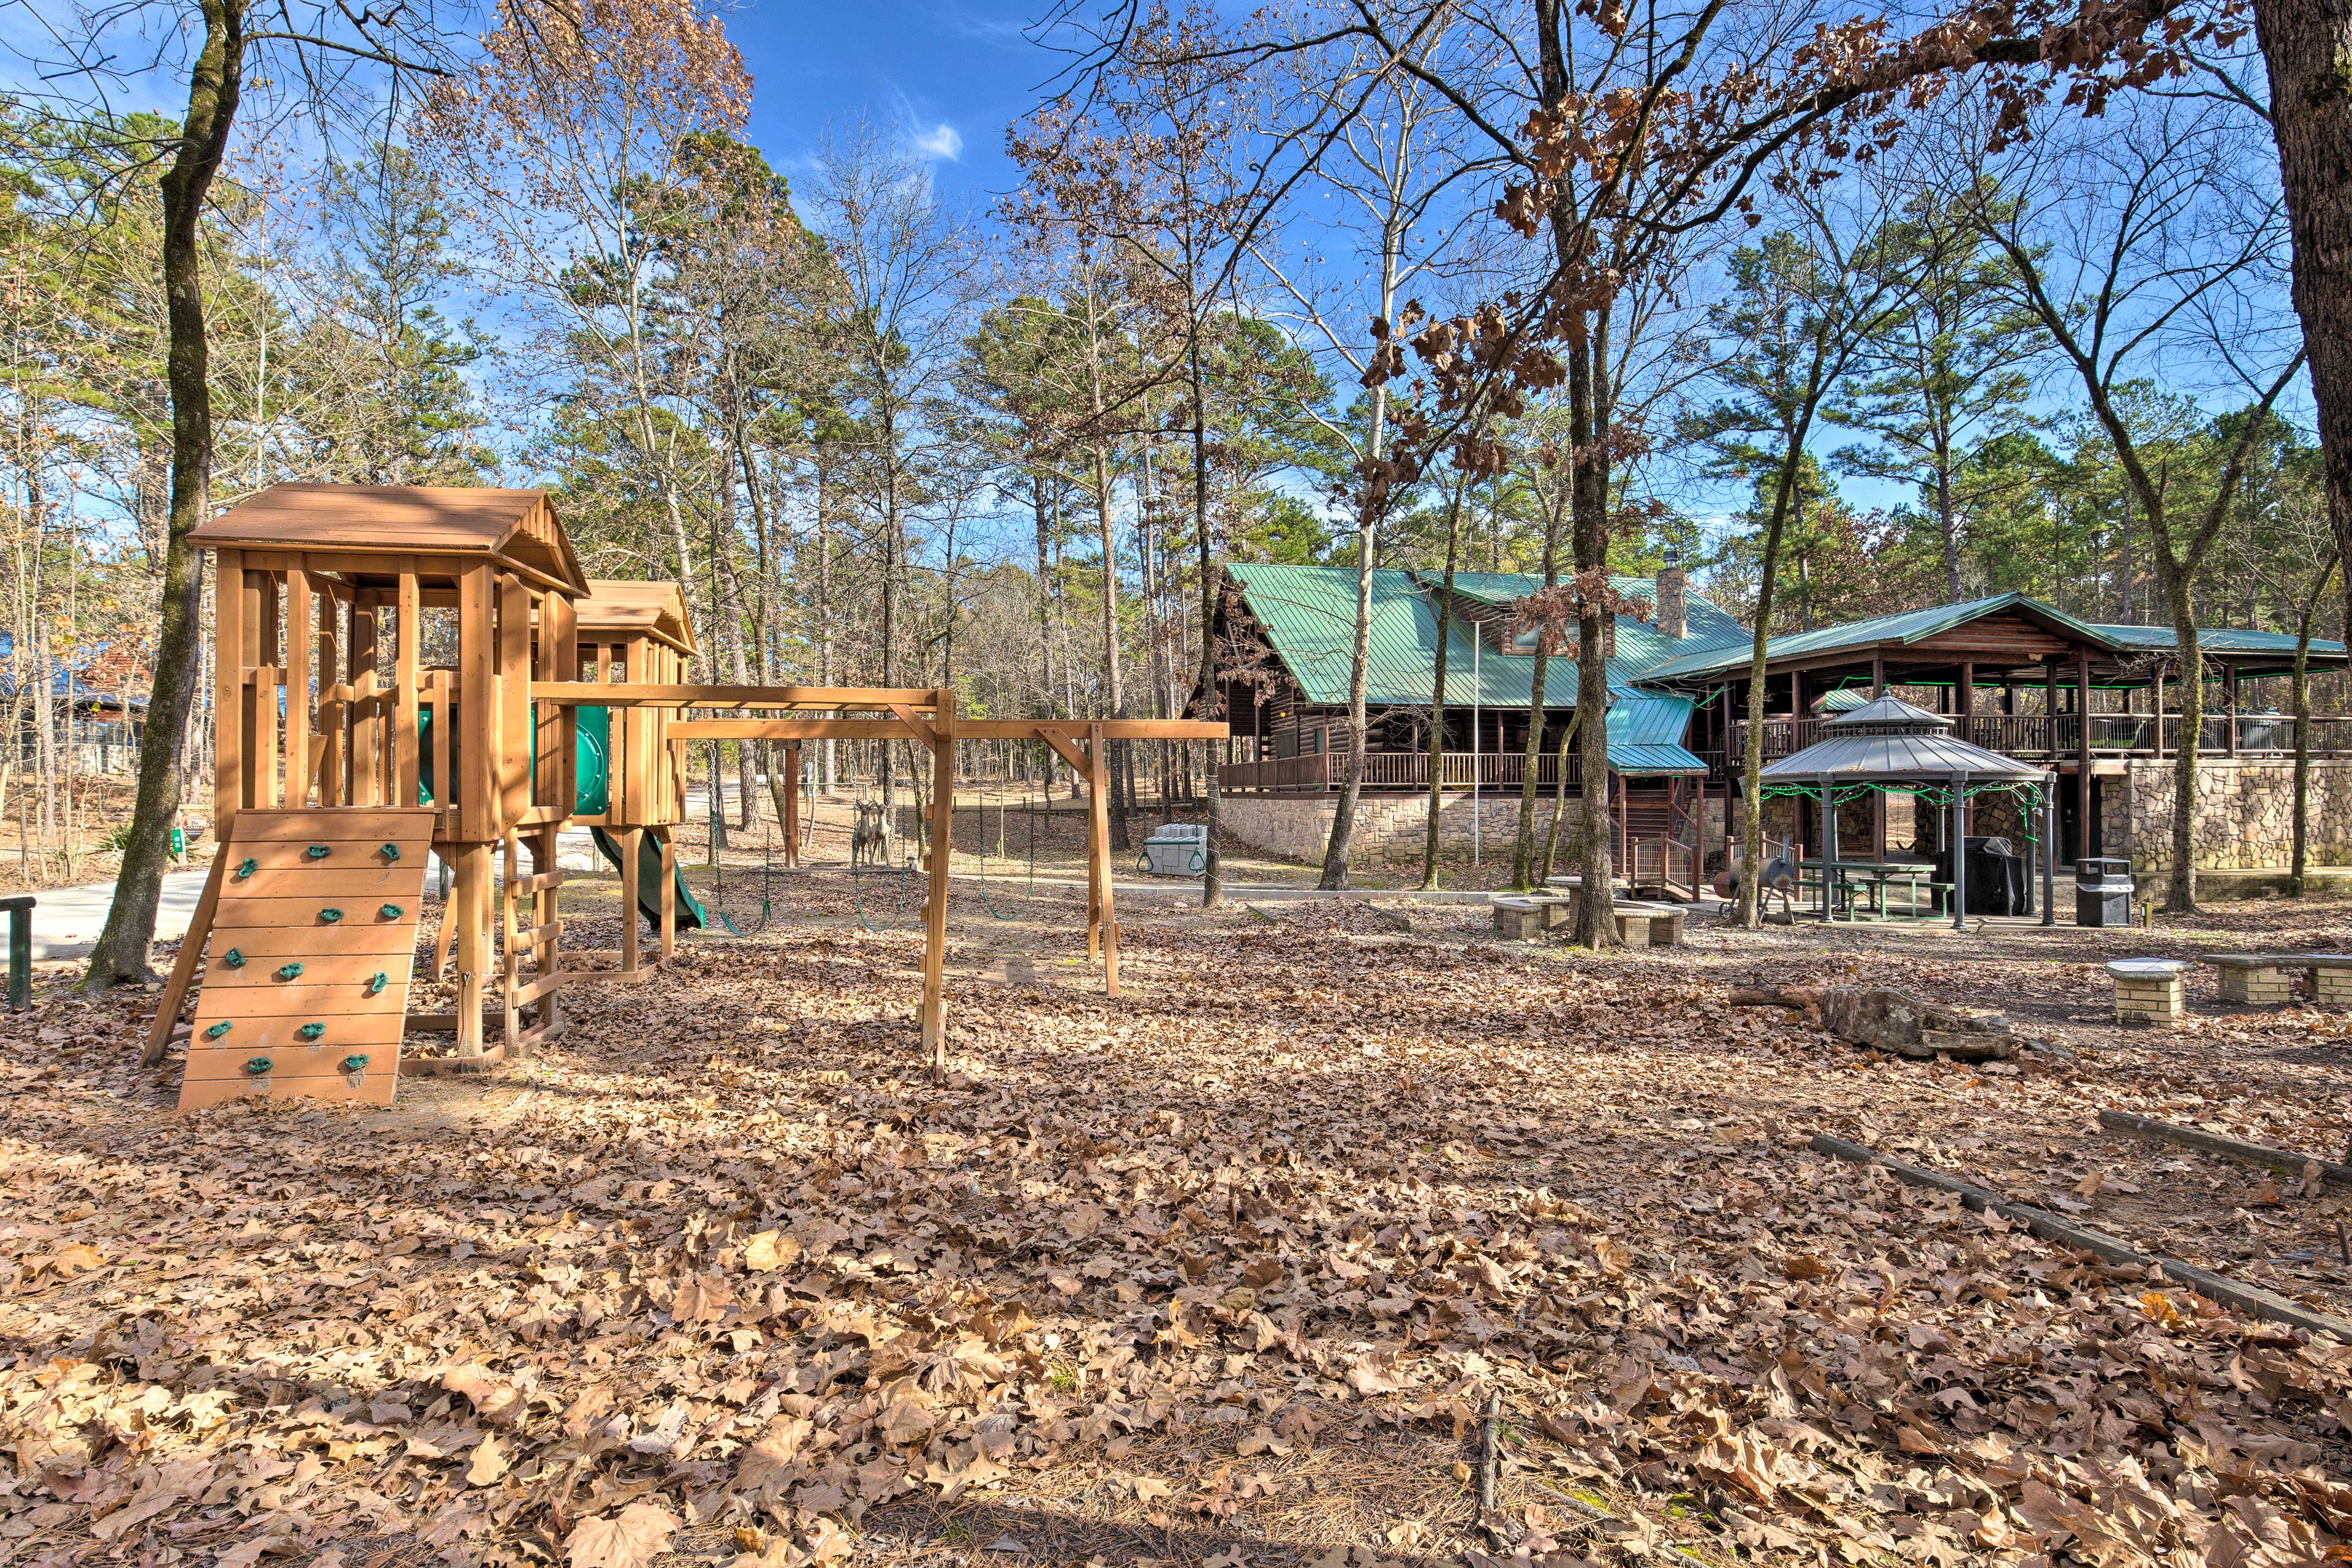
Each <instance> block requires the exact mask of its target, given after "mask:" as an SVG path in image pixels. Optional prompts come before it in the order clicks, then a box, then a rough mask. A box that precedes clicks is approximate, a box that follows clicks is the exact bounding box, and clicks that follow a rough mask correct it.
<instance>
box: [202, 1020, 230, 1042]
mask: <svg viewBox="0 0 2352 1568" xmlns="http://www.w3.org/2000/svg"><path fill="white" fill-rule="evenodd" d="M227 1033H228V1020H227V1019H226V1018H223V1019H222V1020H221V1021H220V1022H219V1023H217V1024H215V1025H214V1026H212V1027H211V1028H209V1029H206V1030H205V1038H206V1039H208V1040H217V1039H219V1038H220V1037H222V1036H223V1035H226V1034H227Z"/></svg>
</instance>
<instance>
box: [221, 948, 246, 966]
mask: <svg viewBox="0 0 2352 1568" xmlns="http://www.w3.org/2000/svg"><path fill="white" fill-rule="evenodd" d="M221 962H222V963H226V964H227V965H228V966H229V967H230V968H231V969H243V968H244V967H245V954H243V953H241V952H237V950H236V949H235V948H233V947H232V948H230V949H229V950H228V951H227V952H224V953H222V954H221Z"/></svg>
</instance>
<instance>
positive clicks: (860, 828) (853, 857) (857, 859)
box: [849, 800, 890, 868]
mask: <svg viewBox="0 0 2352 1568" xmlns="http://www.w3.org/2000/svg"><path fill="white" fill-rule="evenodd" d="M889 858H890V834H889V830H888V829H887V828H886V827H885V826H883V823H882V803H881V802H880V801H878V800H861V801H859V802H857V823H856V826H855V827H853V828H851V829H850V834H849V864H850V865H851V866H852V867H853V868H855V867H858V866H880V865H883V864H885V863H887V861H888V860H889Z"/></svg>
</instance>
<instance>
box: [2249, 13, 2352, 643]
mask: <svg viewBox="0 0 2352 1568" xmlns="http://www.w3.org/2000/svg"><path fill="white" fill-rule="evenodd" d="M2254 36H2255V38H2256V39H2257V40H2258V41H2259V42H2260V44H2261V45H2262V50H2263V64H2264V65H2265V66H2266V67H2267V68H2269V73H2270V89H2271V90H2270V102H2271V127H2272V132H2273V135H2274V136H2275V138H2276V140H2277V142H2278V155H2279V184H2280V188H2281V191H2282V193H2283V194H2284V196H2285V198H2286V211H2287V227H2288V233H2289V235H2290V237H2292V239H2293V242H2294V244H2293V258H2292V267H2293V274H2294V288H2293V294H2294V308H2295V314H2296V315H2298V316H2300V317H2301V318H2302V320H2303V341H2304V346H2305V349H2306V350H2307V351H2308V353H2309V354H2310V356H2311V360H2310V371H2311V393H2312V402H2313V405H2314V408H2315V414H2316V416H2317V422H2318V426H2319V445H2320V449H2321V452H2322V454H2323V457H2324V459H2325V463H2326V472H2327V523H2328V527H2329V529H2330V530H2331V531H2333V532H2334V534H2335V536H2336V552H2337V553H2338V554H2339V556H2341V557H2343V558H2345V559H2347V560H2352V180H2347V178H2346V174H2345V171H2347V169H2352V89H2347V82H2346V70H2345V65H2344V62H2345V61H2347V60H2352V8H2347V6H2344V5H2319V4H2315V3H2314V0H2255V3H2254ZM2344 595H2345V605H2346V613H2347V620H2346V625H2347V626H2352V572H2347V573H2345V574H2344Z"/></svg>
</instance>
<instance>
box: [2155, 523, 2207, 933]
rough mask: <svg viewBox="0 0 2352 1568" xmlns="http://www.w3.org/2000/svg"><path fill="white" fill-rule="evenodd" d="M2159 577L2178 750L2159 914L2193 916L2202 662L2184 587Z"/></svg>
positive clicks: (2160, 742) (2176, 579)
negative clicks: (2174, 663)
mask: <svg viewBox="0 0 2352 1568" xmlns="http://www.w3.org/2000/svg"><path fill="white" fill-rule="evenodd" d="M2158 563H2159V565H2161V564H2162V558H2161V557H2159V558H2158ZM2161 575H2162V576H2163V577H2164V578H2165V579H2166V581H2165V583H2164V584H2163V586H2164V590H2165V598H2166V599H2167V600H2168V601H2169V604H2170V607H2171V610H2172V633H2173V647H2174V649H2175V653H2174V657H2175V658H2178V659H2179V661H2180V744H2179V745H2178V746H2176V747H2174V748H2173V752H2172V867H2171V875H2169V876H2168V877H2167V878H2165V879H2164V912H2165V913H2167V914H2168V915H2188V914H2195V913H2196V912H2197V756H2198V751H2199V749H2200V746H2201V745H2202V743H2203V742H2204V736H2203V735H2202V734H2201V733H2200V731H2201V730H2202V728H2203V727H2204V721H2205V659H2204V650H2203V649H2202V648H2201V647H2199V645H2198V641H2197V616H2196V612H2195V611H2194V610H2193V609H2191V608H2190V606H2189V584H2188V582H2187V581H2186V580H2185V579H2184V578H2182V577H2180V576H2179V575H2177V574H2174V573H2172V572H2169V571H2165V572H2162V573H2161ZM2163 722H2164V721H2163V720H2161V719H2158V721H2157V723H2158V726H2159V729H2158V734H2157V737H2156V743H2157V744H2158V746H2161V745H2163V744H2164V735H2163V733H2162V731H2161V726H2162V724H2163Z"/></svg>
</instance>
